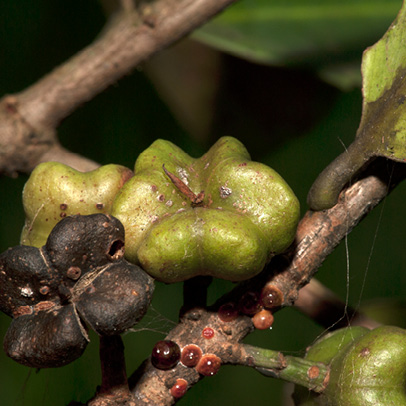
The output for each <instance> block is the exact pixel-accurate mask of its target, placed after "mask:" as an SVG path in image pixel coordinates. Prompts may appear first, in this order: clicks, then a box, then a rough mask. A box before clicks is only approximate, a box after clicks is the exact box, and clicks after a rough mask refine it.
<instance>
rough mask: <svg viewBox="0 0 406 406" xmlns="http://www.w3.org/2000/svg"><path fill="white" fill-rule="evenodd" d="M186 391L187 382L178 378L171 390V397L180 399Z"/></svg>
mask: <svg viewBox="0 0 406 406" xmlns="http://www.w3.org/2000/svg"><path fill="white" fill-rule="evenodd" d="M186 391H187V382H186V381H185V380H184V379H182V378H180V379H177V380H176V382H175V385H173V386H172V388H171V395H172V396H173V397H174V398H181V397H182V396H183V395H184V394H185V393H186Z"/></svg>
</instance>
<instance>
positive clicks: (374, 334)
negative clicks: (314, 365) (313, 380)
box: [294, 326, 406, 406]
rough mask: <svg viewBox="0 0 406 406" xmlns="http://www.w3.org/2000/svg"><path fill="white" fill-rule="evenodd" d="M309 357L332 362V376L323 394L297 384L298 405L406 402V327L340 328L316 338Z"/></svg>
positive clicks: (381, 405)
mask: <svg viewBox="0 0 406 406" xmlns="http://www.w3.org/2000/svg"><path fill="white" fill-rule="evenodd" d="M306 358H307V359H310V360H312V361H321V362H324V363H326V364H330V368H331V369H330V378H329V382H328V384H327V387H326V389H325V390H324V392H322V393H321V394H320V395H316V394H309V391H308V390H307V389H303V388H299V387H298V388H296V389H295V394H294V399H295V402H296V403H295V404H296V405H297V406H315V405H329V406H388V405H396V406H405V405H406V330H403V329H401V328H398V327H392V326H382V327H378V328H376V329H374V330H371V331H370V330H368V329H365V328H361V327H353V328H348V329H342V330H338V331H336V332H334V333H331V334H329V335H327V336H326V337H324V338H322V339H321V340H319V341H318V342H316V344H315V345H313V346H312V347H311V348H310V349H309V351H308V353H307V355H306Z"/></svg>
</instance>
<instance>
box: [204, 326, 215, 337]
mask: <svg viewBox="0 0 406 406" xmlns="http://www.w3.org/2000/svg"><path fill="white" fill-rule="evenodd" d="M202 337H203V338H207V339H210V338H213V337H214V330H213V329H212V328H211V327H205V328H204V329H203V331H202Z"/></svg>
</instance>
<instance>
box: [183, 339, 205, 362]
mask: <svg viewBox="0 0 406 406" xmlns="http://www.w3.org/2000/svg"><path fill="white" fill-rule="evenodd" d="M201 357H202V350H201V349H200V347H198V346H197V345H194V344H189V345H187V346H186V347H184V348H183V349H182V355H181V356H180V361H181V362H182V364H183V365H185V366H187V367H195V366H196V365H197V363H198V362H199V360H200V358H201Z"/></svg>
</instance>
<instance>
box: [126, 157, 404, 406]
mask: <svg viewBox="0 0 406 406" xmlns="http://www.w3.org/2000/svg"><path fill="white" fill-rule="evenodd" d="M382 163H383V166H384V167H385V165H386V163H385V162H383V161H380V162H378V165H377V166H376V167H374V168H372V171H371V173H369V174H367V175H366V176H365V177H364V178H363V179H361V180H359V181H358V182H356V183H355V184H354V185H353V186H351V187H349V188H348V189H347V190H345V191H343V193H342V194H341V196H340V199H339V202H338V204H337V205H336V206H335V207H333V208H332V209H330V210H327V211H323V212H316V213H315V212H311V211H309V212H308V213H306V215H305V216H304V218H303V219H302V221H301V222H300V224H299V227H298V231H297V238H296V242H295V244H294V245H293V247H292V250H291V251H290V252H289V254H288V255H286V256H283V257H279V258H277V259H276V260H275V261H272V262H271V264H270V266H268V268H267V269H266V270H265V271H264V272H263V273H262V274H261V275H259V276H258V277H256V278H254V279H252V280H250V281H248V282H246V283H241V284H240V285H238V286H237V287H236V288H235V289H233V290H232V291H231V292H230V293H229V294H228V295H225V296H224V297H223V298H221V299H220V300H219V301H218V303H217V304H216V306H215V307H213V308H212V309H201V308H200V309H192V310H189V311H188V312H187V313H186V314H185V315H184V317H183V318H182V321H181V323H180V324H179V325H178V326H176V327H175V328H174V329H173V330H172V331H171V332H170V333H169V335H168V337H167V339H170V340H173V341H175V342H177V343H178V344H179V346H180V347H181V348H182V347H184V346H185V345H188V344H196V345H198V346H200V347H201V349H202V351H203V353H211V354H215V355H217V356H218V357H220V359H221V361H222V363H223V364H226V363H230V364H243V365H244V364H245V365H247V358H246V354H244V353H243V352H242V350H241V346H240V342H241V340H242V339H243V338H244V337H245V336H246V335H247V334H249V333H250V332H251V331H252V329H253V325H252V321H251V319H250V318H249V317H247V316H243V315H239V316H238V317H237V318H236V319H234V320H232V321H229V322H227V321H223V320H221V319H220V317H219V315H218V312H217V311H216V309H218V306H219V305H221V304H222V303H225V302H234V303H238V300H239V298H241V296H242V295H243V293H244V292H246V291H247V290H250V291H254V292H260V291H261V289H262V288H263V287H264V285H265V284H272V285H274V286H277V287H278V288H279V289H280V290H281V291H282V292H283V295H284V301H283V305H285V306H286V305H291V304H292V303H293V302H294V301H295V300H296V299H297V297H298V292H299V290H300V288H302V287H303V286H304V285H305V284H306V283H308V281H309V280H310V279H311V277H312V276H313V275H314V274H315V273H316V272H317V270H318V268H319V266H320V265H321V263H322V262H323V260H324V259H325V258H326V257H327V255H329V254H330V253H331V252H332V251H333V249H334V248H335V247H336V246H337V244H338V243H339V242H340V241H341V240H342V239H343V238H344V237H345V236H346V235H347V234H348V233H349V232H350V231H351V230H352V229H353V227H355V225H356V224H358V222H359V221H361V220H362V218H363V217H364V216H365V215H366V214H367V213H368V212H369V211H371V210H372V209H373V208H374V207H375V206H376V205H377V204H378V203H379V202H380V201H381V200H382V199H384V198H385V196H386V195H387V194H388V193H389V192H390V191H391V190H392V189H393V188H394V187H395V186H396V185H397V184H398V183H399V182H400V181H401V180H402V179H404V177H405V176H406V171H405V169H406V168H405V166H404V165H403V166H402V165H398V164H395V165H394V168H395V169H394V172H393V176H392V174H391V173H390V174H389V175H388V176H381V175H379V174H380V173H384V174H385V173H386V171H385V170H383V168H382V165H381V164H382ZM206 327H209V328H211V329H213V331H214V336H213V337H212V338H211V339H205V338H204V337H203V335H202V332H203V330H204V329H205V328H206ZM202 377H203V376H202V375H201V374H199V373H198V372H197V371H196V369H195V368H187V367H185V366H183V365H182V364H179V365H178V366H177V367H175V368H174V369H171V370H169V371H160V370H157V369H156V368H154V367H153V366H152V365H151V363H150V361H149V360H147V361H145V363H144V364H143V365H142V367H141V368H140V369H139V370H138V371H136V373H134V374H133V376H132V377H131V378H130V380H129V383H130V388H131V389H132V391H133V393H134V395H135V398H136V402H137V405H147V404H160V405H171V404H173V403H175V399H174V398H173V397H172V396H171V393H170V388H171V387H172V385H173V384H174V383H175V381H176V379H179V378H182V379H185V380H186V381H187V383H188V387H191V386H192V385H194V384H195V383H197V382H198V381H199V380H200V379H201V378H202ZM209 379H210V378H209Z"/></svg>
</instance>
